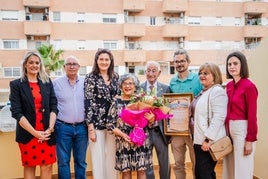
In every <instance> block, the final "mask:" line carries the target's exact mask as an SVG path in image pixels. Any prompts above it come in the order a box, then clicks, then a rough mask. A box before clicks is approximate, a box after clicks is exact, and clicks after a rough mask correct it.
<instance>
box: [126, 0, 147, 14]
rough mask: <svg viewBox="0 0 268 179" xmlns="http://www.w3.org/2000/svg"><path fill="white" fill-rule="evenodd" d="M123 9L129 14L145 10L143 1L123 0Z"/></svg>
mask: <svg viewBox="0 0 268 179" xmlns="http://www.w3.org/2000/svg"><path fill="white" fill-rule="evenodd" d="M123 8H124V10H127V11H129V12H141V11H143V10H144V9H145V0H124V1H123Z"/></svg>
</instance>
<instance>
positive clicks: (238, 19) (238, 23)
mask: <svg viewBox="0 0 268 179" xmlns="http://www.w3.org/2000/svg"><path fill="white" fill-rule="evenodd" d="M240 24H241V18H240V17H236V18H235V25H236V26H239V25H240Z"/></svg>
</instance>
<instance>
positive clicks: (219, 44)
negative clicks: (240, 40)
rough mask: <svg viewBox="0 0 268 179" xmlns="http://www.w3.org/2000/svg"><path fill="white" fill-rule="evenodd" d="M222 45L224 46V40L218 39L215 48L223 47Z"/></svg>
mask: <svg viewBox="0 0 268 179" xmlns="http://www.w3.org/2000/svg"><path fill="white" fill-rule="evenodd" d="M221 47H222V42H221V41H216V43H215V49H221Z"/></svg>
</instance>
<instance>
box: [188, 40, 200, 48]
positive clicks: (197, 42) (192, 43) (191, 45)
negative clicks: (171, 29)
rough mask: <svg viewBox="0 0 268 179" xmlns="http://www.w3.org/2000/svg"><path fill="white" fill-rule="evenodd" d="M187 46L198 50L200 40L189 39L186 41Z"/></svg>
mask: <svg viewBox="0 0 268 179" xmlns="http://www.w3.org/2000/svg"><path fill="white" fill-rule="evenodd" d="M188 48H189V49H191V50H200V49H201V41H191V42H189V43H188Z"/></svg>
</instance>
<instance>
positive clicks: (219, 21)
mask: <svg viewBox="0 0 268 179" xmlns="http://www.w3.org/2000/svg"><path fill="white" fill-rule="evenodd" d="M221 19H222V18H221V17H216V25H221Z"/></svg>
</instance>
